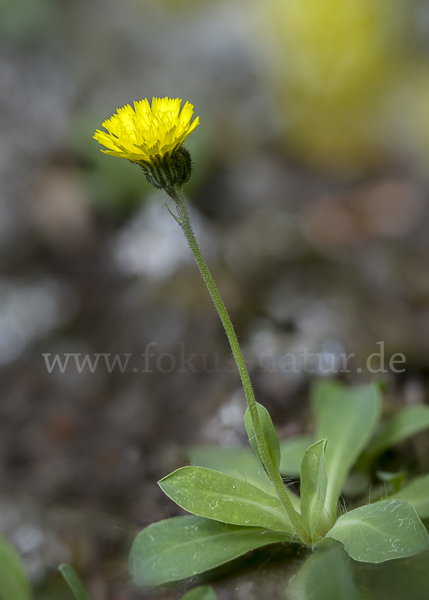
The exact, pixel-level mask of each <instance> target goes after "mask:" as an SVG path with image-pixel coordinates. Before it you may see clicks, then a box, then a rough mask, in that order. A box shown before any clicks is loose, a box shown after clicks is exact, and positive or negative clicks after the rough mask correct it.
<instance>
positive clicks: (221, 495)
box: [158, 467, 293, 539]
mask: <svg viewBox="0 0 429 600" xmlns="http://www.w3.org/2000/svg"><path fill="white" fill-rule="evenodd" d="M158 485H159V486H160V488H161V489H162V491H163V492H164V493H165V494H166V495H167V496H168V497H169V498H171V499H172V500H174V502H176V504H178V505H179V506H181V507H182V508H184V509H185V510H187V511H189V512H191V513H193V514H194V515H197V516H198V517H206V518H207V519H214V520H216V521H221V522H222V523H231V524H233V525H246V526H249V527H264V528H265V529H272V530H274V531H283V532H284V533H285V534H288V535H289V536H292V535H293V528H292V525H291V523H290V521H289V519H288V517H287V514H286V512H285V510H284V509H283V507H282V505H281V503H280V501H279V499H278V498H275V497H274V496H271V495H270V494H266V493H265V492H263V491H262V490H260V489H259V488H257V487H256V486H254V485H252V484H251V483H247V482H246V481H241V479H237V478H236V477H232V476H231V475H226V474H225V473H220V472H219V471H212V470H211V469H206V468H204V467H182V468H181V469H178V470H177V471H174V473H171V474H170V475H167V477H164V479H161V481H159V482H158ZM286 537H287V535H285V539H286Z"/></svg>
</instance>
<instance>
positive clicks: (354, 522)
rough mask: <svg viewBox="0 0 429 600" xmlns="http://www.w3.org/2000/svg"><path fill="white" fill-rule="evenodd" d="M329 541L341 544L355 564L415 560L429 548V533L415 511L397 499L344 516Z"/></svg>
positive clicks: (340, 518) (333, 530) (360, 508)
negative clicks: (417, 555)
mask: <svg viewBox="0 0 429 600" xmlns="http://www.w3.org/2000/svg"><path fill="white" fill-rule="evenodd" d="M326 537H331V538H334V539H335V540H338V541H339V542H341V543H342V544H343V546H344V548H345V550H346V552H347V554H349V555H350V556H351V557H352V558H354V559H355V560H358V561H361V562H369V563H381V562H384V561H386V560H392V559H394V558H403V557H405V556H412V555H413V554H418V553H419V552H423V551H424V550H427V549H428V548H429V536H428V533H427V531H426V529H425V527H424V525H423V523H422V522H421V521H420V519H419V518H418V516H417V513H416V511H415V510H414V508H413V507H412V506H411V505H410V504H408V502H405V501H404V500H396V499H394V500H383V501H381V502H377V503H376V504H368V505H366V506H360V507H359V508H356V509H355V510H352V511H350V512H348V513H346V514H345V515H342V516H341V517H339V519H338V520H337V522H336V523H335V525H334V526H333V527H332V529H331V530H330V531H329V532H328V533H327V535H326Z"/></svg>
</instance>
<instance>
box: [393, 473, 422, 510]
mask: <svg viewBox="0 0 429 600" xmlns="http://www.w3.org/2000/svg"><path fill="white" fill-rule="evenodd" d="M389 498H399V499H401V500H406V501H407V502H409V503H410V504H411V506H413V507H414V508H415V510H416V513H417V514H418V515H419V517H420V518H421V519H427V518H429V475H424V476H423V477H417V478H416V479H414V480H413V481H411V483H409V484H408V485H407V486H405V487H404V488H403V489H402V490H401V491H400V492H395V493H394V494H391V495H390V496H389Z"/></svg>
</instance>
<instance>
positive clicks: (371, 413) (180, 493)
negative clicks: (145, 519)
mask: <svg viewBox="0 0 429 600" xmlns="http://www.w3.org/2000/svg"><path fill="white" fill-rule="evenodd" d="M311 403H312V407H313V411H314V417H315V423H316V431H315V439H317V438H321V439H320V440H319V441H316V442H315V443H313V444H311V445H310V446H309V447H307V448H305V449H304V446H307V445H308V441H309V438H308V436H303V437H302V439H301V438H300V437H295V438H293V439H291V440H286V442H284V443H283V444H281V445H279V443H278V441H277V437H274V428H273V427H272V425H271V421H268V413H265V418H264V435H265V438H266V439H267V440H269V442H268V443H269V447H270V448H271V452H272V454H273V456H275V457H276V459H275V460H276V464H278V465H279V470H280V472H281V473H282V474H283V475H285V476H286V475H287V476H290V475H296V474H297V473H296V471H295V469H296V465H297V464H298V463H301V468H300V480H301V495H300V497H298V496H297V495H295V494H293V492H291V491H288V495H289V498H290V499H291V503H292V505H293V506H294V507H295V509H296V510H297V511H299V513H300V518H301V522H302V525H303V528H304V529H305V531H306V533H307V535H308V537H309V538H310V539H311V542H310V543H309V544H308V545H309V546H310V547H312V548H313V549H317V548H318V547H320V546H323V545H326V544H327V542H328V541H329V539H334V540H337V541H339V542H341V543H342V544H343V546H344V548H345V550H346V552H347V553H348V554H349V555H350V556H351V557H352V558H353V559H355V560H356V561H363V562H368V563H381V562H384V561H386V560H391V559H395V558H401V557H405V556H411V555H413V554H417V553H419V552H422V551H423V550H425V549H427V548H429V540H428V535H427V532H426V529H425V528H424V526H423V524H422V523H421V521H420V518H425V517H427V516H429V476H424V477H419V478H417V479H414V480H413V481H411V482H409V483H407V484H406V485H404V487H402V489H400V490H399V491H394V490H393V489H392V491H391V493H389V494H387V491H389V484H387V485H386V483H383V486H382V489H383V490H384V493H385V496H386V495H387V497H385V498H384V499H378V500H377V502H374V503H372V504H369V503H368V502H369V496H368V488H367V487H365V488H362V489H361V494H360V495H361V498H360V500H361V501H362V502H366V504H363V505H361V506H357V507H356V508H354V509H353V510H350V511H349V512H345V513H344V514H342V515H339V512H338V511H339V504H338V501H339V499H340V495H341V490H342V488H343V486H344V485H345V484H346V482H347V478H348V476H349V474H350V472H351V470H352V468H353V467H354V466H355V467H356V468H360V469H362V467H359V465H362V464H365V469H366V470H365V471H362V470H360V471H358V472H361V473H366V472H367V470H369V469H370V466H371V465H372V462H370V461H369V459H368V458H367V457H368V449H369V450H370V451H371V449H372V448H374V447H377V448H378V452H382V451H383V450H384V449H387V448H390V447H391V446H392V445H393V444H395V443H397V441H399V440H400V439H401V440H402V439H405V438H406V437H407V436H409V435H412V434H413V433H416V432H417V431H421V430H422V429H423V428H425V427H428V425H429V408H427V407H423V406H421V407H416V408H417V410H416V409H415V408H409V409H404V411H402V412H401V413H398V414H397V415H395V416H394V417H393V418H392V419H391V420H390V421H388V422H387V423H385V424H384V425H382V426H380V414H381V397H380V393H379V390H378V388H377V386H375V385H363V386H358V387H354V388H347V387H345V386H343V385H341V384H339V383H337V382H331V381H320V382H317V383H316V384H315V385H314V387H313V389H312V392H311ZM413 414H414V417H413V416H412V415H413ZM405 415H407V416H406V418H405ZM401 416H403V418H401ZM412 420H414V422H413V424H412V425H410V422H411V421H412ZM400 422H403V423H405V422H407V427H401V426H400V425H399V423H400ZM395 424H396V426H395V427H394V426H393V425H395ZM389 430H390V431H392V435H386V431H389ZM393 431H394V434H393ZM250 433H252V432H251V431H250ZM381 440H382V441H383V443H381ZM301 442H303V443H302V444H301ZM290 449H291V453H290V454H289V450H290ZM189 456H190V458H191V460H192V462H193V463H194V464H195V465H198V466H191V467H183V468H181V469H178V470H177V471H175V472H174V473H172V474H171V475H169V476H167V477H165V478H164V479H162V480H161V481H160V482H159V485H160V487H161V489H162V490H163V491H164V492H165V493H166V494H167V496H169V497H170V498H171V499H172V500H174V501H175V502H176V503H177V504H178V505H179V506H181V507H182V508H184V509H185V510H187V511H189V512H191V513H193V514H195V515H196V517H175V518H173V519H167V520H166V521H161V522H160V523H155V524H153V525H150V526H149V527H147V528H146V529H144V530H143V531H142V532H141V533H140V534H139V535H138V536H137V538H136V540H135V543H134V546H133V548H132V550H131V556H130V565H131V571H132V574H133V577H134V580H135V581H136V583H138V584H140V585H159V584H162V583H166V582H168V581H174V580H179V579H183V578H186V577H190V576H192V575H196V574H197V573H201V572H204V571H206V570H209V569H212V568H214V567H216V566H218V565H220V564H222V563H224V562H227V561H229V560H231V559H232V558H235V557H236V556H239V555H240V554H243V553H245V552H247V551H248V550H251V549H254V548H257V547H259V546H262V545H266V544H272V543H287V542H294V541H295V542H298V543H302V540H299V539H298V537H297V536H296V533H295V531H294V530H293V527H292V525H291V523H290V522H289V521H288V519H287V514H286V512H285V511H284V510H282V507H281V505H280V503H279V501H278V499H277V498H276V496H275V489H274V487H273V486H272V484H271V483H270V481H269V479H268V477H267V476H266V474H265V472H264V471H263V470H262V469H260V468H259V469H258V460H259V458H258V456H257V454H256V453H255V455H254V456H252V454H251V451H249V452H247V451H243V449H239V450H238V451H236V450H234V449H221V448H217V449H213V448H209V449H205V448H193V449H191V450H190V451H189ZM372 456H373V457H375V456H376V454H372ZM208 467H211V468H208ZM214 469H216V470H214ZM355 473H356V471H355ZM243 477H245V479H246V480H243ZM392 488H393V484H392ZM365 492H366V495H365ZM373 499H375V498H373ZM419 517H420V518H419Z"/></svg>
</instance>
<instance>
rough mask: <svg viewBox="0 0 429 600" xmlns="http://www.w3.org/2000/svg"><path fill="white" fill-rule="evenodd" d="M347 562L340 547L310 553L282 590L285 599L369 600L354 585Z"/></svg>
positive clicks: (352, 575)
mask: <svg viewBox="0 0 429 600" xmlns="http://www.w3.org/2000/svg"><path fill="white" fill-rule="evenodd" d="M350 563H351V561H350V559H349V558H348V556H347V554H346V553H345V552H344V550H343V548H342V547H341V546H340V544H331V545H330V546H329V547H327V548H320V550H319V552H317V553H314V554H312V555H311V556H310V557H309V558H307V560H306V561H305V563H304V565H303V566H302V567H301V569H300V570H299V571H298V573H297V574H296V575H295V577H294V578H293V579H292V581H291V582H290V583H289V585H288V586H287V588H286V598H287V600H339V599H344V600H371V599H373V598H374V597H373V596H372V595H371V594H370V593H369V592H368V591H367V590H363V589H361V588H360V587H358V585H357V584H356V582H355V578H354V574H353V571H352V565H350Z"/></svg>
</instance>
